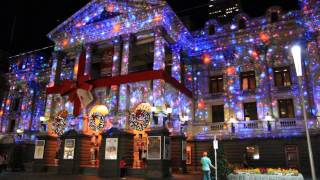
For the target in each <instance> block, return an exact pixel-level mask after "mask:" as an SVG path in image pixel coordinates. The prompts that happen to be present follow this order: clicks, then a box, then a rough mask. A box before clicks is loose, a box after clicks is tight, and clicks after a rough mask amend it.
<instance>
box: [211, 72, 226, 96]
mask: <svg viewBox="0 0 320 180" xmlns="http://www.w3.org/2000/svg"><path fill="white" fill-rule="evenodd" d="M213 79H214V80H213ZM220 79H221V80H220ZM223 79H224V78H223V75H216V76H211V77H210V78H209V93H210V94H218V93H223V92H224V84H223V83H224V80H223ZM220 83H221V84H220ZM213 85H214V86H215V88H213ZM220 85H221V87H220ZM214 89H216V91H214Z"/></svg>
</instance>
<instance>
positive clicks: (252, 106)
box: [243, 102, 258, 120]
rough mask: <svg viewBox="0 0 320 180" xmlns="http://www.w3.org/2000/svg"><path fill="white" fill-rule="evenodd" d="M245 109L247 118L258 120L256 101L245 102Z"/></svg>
mask: <svg viewBox="0 0 320 180" xmlns="http://www.w3.org/2000/svg"><path fill="white" fill-rule="evenodd" d="M243 109H244V119H245V120H258V114H257V103H256V102H250V103H243Z"/></svg>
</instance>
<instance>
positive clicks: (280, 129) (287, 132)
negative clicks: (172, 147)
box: [189, 118, 320, 139]
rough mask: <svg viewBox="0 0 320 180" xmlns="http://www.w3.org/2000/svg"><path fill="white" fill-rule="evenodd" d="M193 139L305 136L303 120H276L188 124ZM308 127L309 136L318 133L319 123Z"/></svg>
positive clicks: (311, 123) (309, 124) (311, 120)
mask: <svg viewBox="0 0 320 180" xmlns="http://www.w3.org/2000/svg"><path fill="white" fill-rule="evenodd" d="M190 125H191V126H192V128H189V131H192V132H190V133H192V134H193V135H194V138H195V139H211V138H213V137H214V135H216V136H217V137H218V138H219V139H234V138H239V139H243V138H260V137H288V136H301V135H304V134H305V127H304V121H303V119H296V118H294V119H277V120H275V121H263V120H256V121H238V122H236V123H227V122H221V123H206V122H192V123H190ZM308 127H309V129H310V133H311V134H316V133H320V122H317V120H313V119H310V120H309V121H308Z"/></svg>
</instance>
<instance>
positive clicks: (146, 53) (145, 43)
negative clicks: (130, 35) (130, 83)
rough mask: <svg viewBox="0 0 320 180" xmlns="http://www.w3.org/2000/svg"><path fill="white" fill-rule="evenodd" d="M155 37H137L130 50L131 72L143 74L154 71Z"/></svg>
mask: <svg viewBox="0 0 320 180" xmlns="http://www.w3.org/2000/svg"><path fill="white" fill-rule="evenodd" d="M153 59H154V37H153V35H152V36H151V35H150V36H142V35H141V36H137V37H136V39H135V41H134V43H133V44H132V48H131V49H130V59H129V72H130V73H131V72H141V71H148V70H152V69H153Z"/></svg>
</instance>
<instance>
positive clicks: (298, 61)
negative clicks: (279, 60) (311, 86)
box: [291, 45, 317, 180]
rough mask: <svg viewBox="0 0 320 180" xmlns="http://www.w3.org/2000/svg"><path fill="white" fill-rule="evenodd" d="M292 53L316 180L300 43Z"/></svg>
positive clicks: (314, 179)
mask: <svg viewBox="0 0 320 180" xmlns="http://www.w3.org/2000/svg"><path fill="white" fill-rule="evenodd" d="M291 53H292V56H293V61H294V66H295V69H296V73H297V76H298V82H299V89H300V97H301V105H302V110H303V119H304V125H305V128H306V136H307V143H308V152H309V159H310V166H311V176H312V179H313V180H316V179H317V178H316V172H315V168H314V161H313V153H312V146H311V140H310V134H309V128H308V121H307V111H306V107H305V104H304V96H303V91H302V62H301V47H300V46H299V45H294V46H292V47H291Z"/></svg>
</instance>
